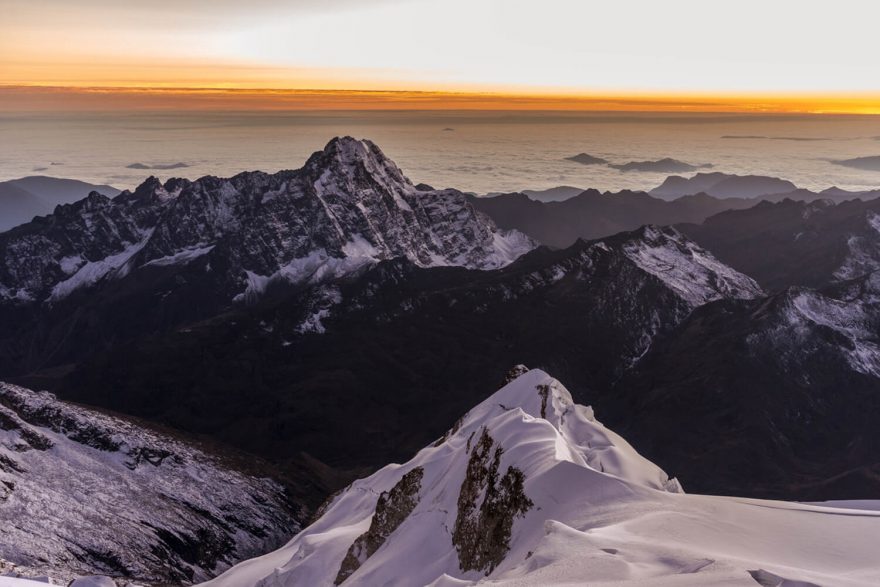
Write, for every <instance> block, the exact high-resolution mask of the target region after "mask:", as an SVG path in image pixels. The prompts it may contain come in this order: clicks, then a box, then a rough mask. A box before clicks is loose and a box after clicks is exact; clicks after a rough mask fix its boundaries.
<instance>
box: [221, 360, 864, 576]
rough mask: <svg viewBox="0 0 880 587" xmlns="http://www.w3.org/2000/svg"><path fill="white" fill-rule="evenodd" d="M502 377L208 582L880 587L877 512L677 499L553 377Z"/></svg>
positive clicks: (519, 373)
mask: <svg viewBox="0 0 880 587" xmlns="http://www.w3.org/2000/svg"><path fill="white" fill-rule="evenodd" d="M510 378H511V381H510V382H509V383H508V384H507V385H505V386H504V387H503V388H502V389H500V390H499V391H498V392H496V393H495V394H494V395H492V396H491V397H489V398H488V399H487V400H485V401H484V402H482V403H481V404H480V405H478V406H477V407H475V408H474V409H472V410H471V411H470V412H469V413H468V414H466V415H465V416H464V417H463V418H462V419H461V420H460V421H459V422H458V423H457V424H456V425H455V426H454V427H453V428H452V429H451V430H450V431H449V432H448V433H447V434H446V435H445V436H444V437H443V438H441V439H439V440H438V441H437V442H436V443H434V444H433V445H432V446H429V447H426V448H424V449H423V450H422V451H420V452H419V453H418V454H417V455H416V456H415V457H414V458H413V459H412V460H411V461H409V462H407V463H406V464H404V465H389V466H387V467H385V468H384V469H382V470H380V471H378V472H377V473H375V474H374V475H372V476H371V477H368V478H366V479H363V480H360V481H356V482H355V483H353V484H352V485H350V486H349V487H348V488H346V489H345V490H344V491H343V492H341V493H340V494H339V495H337V496H335V497H334V498H332V499H331V500H330V501H329V502H328V504H327V505H326V507H325V508H324V509H323V511H322V513H321V515H320V517H319V518H318V519H317V521H315V522H314V523H313V524H312V525H311V526H309V527H308V528H306V529H305V530H304V531H303V532H302V533H300V534H299V535H297V536H296V537H295V538H294V539H293V540H291V541H290V542H289V543H288V544H287V545H286V546H285V547H283V548H281V549H279V550H277V551H275V552H273V553H270V554H268V555H265V556H262V557H259V558H256V559H253V560H251V561H247V562H245V563H242V564H239V565H237V566H236V567H234V568H233V569H231V570H229V571H227V572H226V573H225V574H223V575H221V576H220V577H218V578H217V579H215V580H213V581H211V582H209V583H208V585H210V586H211V587H245V586H250V585H254V586H256V585H258V586H260V587H289V586H294V585H313V586H323V585H334V584H342V585H346V586H354V585H370V586H372V585H383V586H389V587H390V586H394V585H401V586H404V585H406V586H413V585H416V586H422V585H431V586H434V587H441V586H448V587H452V586H457V587H459V586H464V585H474V584H478V583H484V582H485V583H491V584H493V585H496V584H500V585H596V584H614V585H701V586H705V585H744V586H747V585H755V584H756V583H758V584H761V585H779V584H783V583H782V581H783V579H784V580H789V581H795V580H799V581H808V582H813V583H815V584H817V585H818V584H821V585H832V584H833V585H866V586H867V585H873V584H876V583H877V581H880V560H878V559H877V557H876V545H875V544H873V542H874V541H873V540H871V537H872V536H877V535H878V532H880V514H878V512H873V511H867V510H860V511H853V510H845V509H840V508H832V507H821V506H814V505H798V504H790V503H778V502H769V501H758V500H745V499H735V498H723V497H703V496H696V495H685V494H684V493H683V492H682V490H681V487H680V486H679V484H678V483H677V482H676V481H675V480H673V479H669V478H668V477H667V475H666V474H665V473H664V472H663V471H662V470H660V469H659V468H657V467H656V466H655V465H653V464H652V463H650V462H648V461H647V460H645V459H643V458H642V457H640V456H639V455H638V454H637V453H636V452H635V451H634V450H633V448H632V447H631V446H630V445H628V444H627V443H626V442H625V441H624V440H623V439H622V438H620V437H619V436H617V435H616V434H614V433H613V432H611V431H610V430H608V429H606V428H605V427H604V426H602V425H601V424H599V423H598V422H597V421H596V420H595V419H594V417H593V413H592V410H591V409H590V408H586V407H583V406H579V405H576V404H574V403H573V402H572V399H571V396H570V395H569V393H568V392H567V391H566V390H565V388H564V387H563V386H562V385H561V384H560V383H559V382H558V381H556V380H555V379H553V378H552V377H550V376H549V375H547V374H546V373H544V372H542V371H540V370H531V371H528V370H526V369H525V368H522V367H519V368H517V369H515V370H514V371H512V372H511V375H510ZM785 584H792V585H794V584H797V583H785ZM803 584H811V583H803Z"/></svg>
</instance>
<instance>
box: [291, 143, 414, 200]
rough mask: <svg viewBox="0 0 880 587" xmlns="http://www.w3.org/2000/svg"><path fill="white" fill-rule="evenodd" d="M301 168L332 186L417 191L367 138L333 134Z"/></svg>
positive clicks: (392, 162) (318, 180) (321, 181)
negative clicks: (377, 187) (378, 186)
mask: <svg viewBox="0 0 880 587" xmlns="http://www.w3.org/2000/svg"><path fill="white" fill-rule="evenodd" d="M304 169H306V170H309V171H310V172H311V173H312V174H313V175H315V179H316V180H317V182H320V183H322V184H325V183H326V184H329V185H330V186H332V187H336V188H339V187H347V188H349V189H351V188H353V187H354V188H356V187H368V184H378V185H380V186H382V187H385V188H387V189H395V190H401V191H405V192H413V191H417V190H416V188H415V186H413V184H412V182H411V181H410V180H409V179H408V178H407V177H406V176H405V175H404V174H403V172H402V171H401V170H400V168H399V167H397V165H396V164H395V163H394V161H392V160H391V159H389V158H388V157H387V156H386V155H385V153H383V152H382V149H380V148H379V147H378V146H377V145H376V144H375V143H373V142H372V141H370V140H367V139H355V138H353V137H350V136H342V137H334V138H333V139H331V140H330V142H328V143H327V145H326V146H325V147H324V149H323V150H322V151H317V152H316V153H313V154H312V156H311V157H309V160H308V161H307V162H306V164H305V167H304ZM328 180H333V181H328ZM317 187H319V186H317V185H316V188H317Z"/></svg>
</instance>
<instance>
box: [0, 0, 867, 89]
mask: <svg viewBox="0 0 880 587" xmlns="http://www.w3.org/2000/svg"><path fill="white" fill-rule="evenodd" d="M0 8H2V10H3V19H2V20H0V83H3V84H60V85H170V86H178V87H180V86H229V87H262V88H266V87H272V88H335V89H343V88H344V89H386V90H388V89H398V90H420V89H427V90H493V91H494V90H498V91H509V90H514V91H553V92H573V93H577V92H603V91H604V92H614V91H627V92H659V93H676V92H680V93H693V92H697V93H700V92H702V93H711V92H722V93H728V94H729V93H731V92H734V93H736V92H745V93H760V92H771V93H772V92H777V93H778V92H806V93H844V92H854V93H859V92H868V93H871V92H876V91H878V90H880V78H878V76H877V75H876V63H875V58H876V48H875V46H874V44H875V31H874V30H873V28H874V23H876V21H877V17H878V16H880V8H878V7H877V5H876V3H874V2H871V1H869V0H843V1H840V2H837V3H835V4H834V5H833V7H829V6H828V5H820V4H819V3H805V2H795V1H791V0H778V1H775V2H766V1H759V0H742V1H739V2H735V3H734V2H705V1H702V2H701V1H697V0H670V1H668V2H662V3H660V2H653V1H649V0H618V1H615V2H585V1H578V0H545V1H543V2H534V1H526V0H505V1H501V0H443V1H434V0H371V1H364V2H356V1H354V0H336V1H323V2H320V1H318V0H305V1H286V2H285V1H280V0H277V1H271V0H252V1H250V2H247V3H241V2H233V1H231V0H219V1H217V0H215V1H209V0H179V1H174V2H172V1H170V0H159V1H152V2H125V1H111V0H84V1H80V2H76V3H71V2H67V1H66V0H42V1H40V0H0Z"/></svg>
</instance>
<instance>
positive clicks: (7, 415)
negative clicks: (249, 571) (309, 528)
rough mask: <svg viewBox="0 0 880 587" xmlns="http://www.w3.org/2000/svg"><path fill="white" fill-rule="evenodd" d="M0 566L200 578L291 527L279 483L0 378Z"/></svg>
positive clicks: (60, 575) (147, 578) (55, 573)
mask: <svg viewBox="0 0 880 587" xmlns="http://www.w3.org/2000/svg"><path fill="white" fill-rule="evenodd" d="M0 527H2V531H0V561H3V562H0V574H2V571H3V569H4V567H6V566H7V565H8V564H10V563H11V564H14V565H16V566H18V567H20V568H21V569H22V570H24V571H27V572H29V573H45V574H49V575H50V576H52V577H53V578H55V579H59V580H61V579H68V578H70V577H72V576H75V575H89V574H95V573H99V574H108V575H112V576H116V577H124V578H130V579H137V580H139V581H144V582H149V583H158V582H173V583H179V582H183V583H187V582H191V581H194V580H195V581H199V580H204V579H206V578H208V577H211V576H213V575H214V574H216V573H217V572H220V571H222V570H223V569H225V568H227V567H228V566H229V565H230V564H232V563H234V562H236V561H239V560H241V559H243V558H247V557H249V556H254V555H255V554H258V553H260V552H265V551H266V550H267V549H270V548H273V547H276V546H277V545H278V544H280V543H281V542H282V540H283V538H284V537H286V536H289V534H290V532H292V531H296V530H297V529H298V526H297V523H296V521H295V518H294V513H293V512H292V510H291V506H290V505H289V504H288V501H287V499H286V497H285V495H284V490H283V488H282V487H281V486H279V485H278V484H276V483H274V482H272V481H270V480H268V479H264V478H257V477H253V476H250V475H248V474H244V473H240V472H237V471H236V470H235V469H234V468H231V467H230V465H229V464H228V463H224V462H221V461H220V460H219V459H217V458H216V457H213V456H209V455H208V454H206V453H204V452H202V451H201V450H198V449H196V448H194V447H193V446H191V445H188V444H186V443H184V442H183V441H180V440H176V439H172V438H170V437H167V436H165V435H162V434H159V433H156V432H153V431H150V430H147V429H145V428H141V427H139V426H137V425H135V424H133V423H130V422H127V421H123V420H120V419H118V418H114V417H111V416H107V415H103V414H99V413H96V412H92V411H90V410H87V409H85V408H81V407H77V406H73V405H70V404H66V403H63V402H60V401H58V400H56V399H55V398H54V397H53V396H52V395H51V394H49V393H46V392H42V393H38V392H33V391H30V390H27V389H24V388H21V387H17V386H13V385H8V384H4V383H0Z"/></svg>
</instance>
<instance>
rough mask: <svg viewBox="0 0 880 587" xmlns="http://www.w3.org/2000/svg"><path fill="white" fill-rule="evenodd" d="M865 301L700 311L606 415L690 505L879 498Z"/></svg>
mask: <svg viewBox="0 0 880 587" xmlns="http://www.w3.org/2000/svg"><path fill="white" fill-rule="evenodd" d="M873 291H874V290H873V286H872V285H871V284H869V283H865V280H860V282H859V283H849V284H846V286H839V287H834V288H829V289H826V290H824V291H823V292H816V291H812V290H807V289H803V288H791V289H788V290H785V291H783V292H781V293H779V294H776V295H774V296H771V297H769V298H766V299H762V300H751V301H745V300H740V301H720V302H716V303H711V304H707V305H705V306H703V307H701V308H699V309H697V310H696V311H694V312H693V314H691V315H690V316H689V317H688V318H687V319H686V320H685V321H684V322H682V323H681V324H680V325H679V326H678V327H677V328H676V329H674V330H673V331H672V332H671V333H669V334H668V335H666V336H663V337H661V338H658V339H657V340H656V341H655V343H654V345H653V346H652V348H651V350H650V351H649V352H648V354H647V355H646V356H645V358H644V359H643V360H642V361H641V362H640V363H639V365H638V366H637V367H636V368H635V369H634V370H633V371H632V372H630V373H629V374H627V376H626V377H624V378H623V379H622V380H621V381H620V383H619V384H618V385H617V386H616V387H617V395H616V397H615V398H614V400H612V402H610V403H609V405H607V406H606V407H605V409H604V411H603V413H605V414H606V416H608V419H609V420H611V421H615V422H619V425H618V427H619V428H620V429H621V431H622V433H624V434H626V435H627V436H628V438H629V439H630V441H631V442H632V443H633V445H634V446H636V447H638V449H639V451H640V452H642V454H644V455H645V456H646V457H647V458H651V459H653V460H654V461H655V462H657V463H658V464H659V465H661V466H663V465H667V466H669V467H670V470H671V471H672V472H673V473H674V474H675V475H677V476H679V477H680V478H682V479H683V480H684V482H686V483H687V486H688V488H689V489H690V490H692V491H695V492H698V493H722V494H727V495H752V496H756V497H765V498H777V499H780V498H781V499H792V498H794V499H799V500H806V501H809V500H823V499H832V498H833V499H874V498H877V497H878V496H880V482H878V479H880V469H878V465H877V459H876V455H877V454H878V451H880V433H878V431H877V427H876V425H875V422H876V418H877V417H878V415H880V346H878V342H880V338H878V333H880V311H878V308H877V304H876V299H877V296H876V293H872V292H873ZM614 406H616V409H615V407H614Z"/></svg>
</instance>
